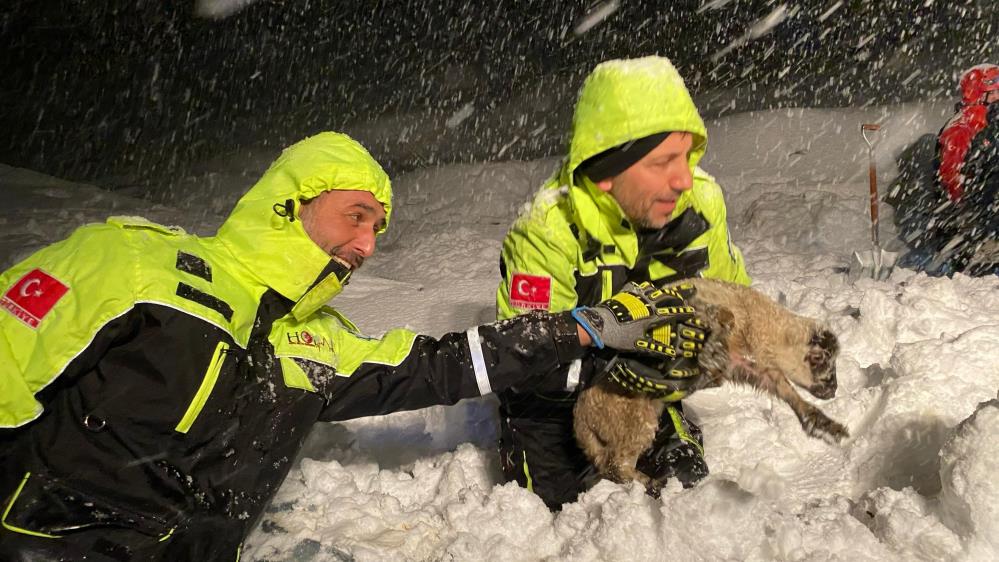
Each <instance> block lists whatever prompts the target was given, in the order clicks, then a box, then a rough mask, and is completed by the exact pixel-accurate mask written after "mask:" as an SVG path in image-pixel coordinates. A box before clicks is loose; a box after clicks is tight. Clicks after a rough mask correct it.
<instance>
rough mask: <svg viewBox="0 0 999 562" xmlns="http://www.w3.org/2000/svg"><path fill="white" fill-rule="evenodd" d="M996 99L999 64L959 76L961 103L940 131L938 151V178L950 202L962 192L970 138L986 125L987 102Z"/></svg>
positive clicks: (958, 197) (998, 92)
mask: <svg viewBox="0 0 999 562" xmlns="http://www.w3.org/2000/svg"><path fill="white" fill-rule="evenodd" d="M996 101H999V65H995V64H979V65H977V66H974V67H972V68H970V69H968V70H967V71H965V73H964V74H963V75H962V76H961V102H960V103H959V104H958V106H957V107H958V112H957V113H956V114H955V115H954V116H953V117H951V119H950V121H948V122H947V124H946V125H944V128H943V130H941V131H940V136H939V139H938V144H937V153H938V156H939V158H940V166H939V168H938V170H937V179H938V181H939V182H940V186H941V187H942V188H943V189H944V191H945V192H946V193H947V196H948V197H949V198H950V200H951V201H954V202H957V201H959V200H960V199H961V195H962V194H963V193H964V185H963V184H964V176H963V174H962V168H963V167H964V161H965V158H966V156H967V155H968V147H969V146H970V145H971V139H973V138H974V137H975V135H977V134H978V132H979V131H981V130H982V129H984V128H985V125H986V124H988V119H987V113H988V106H989V104H992V103H995V102H996Z"/></svg>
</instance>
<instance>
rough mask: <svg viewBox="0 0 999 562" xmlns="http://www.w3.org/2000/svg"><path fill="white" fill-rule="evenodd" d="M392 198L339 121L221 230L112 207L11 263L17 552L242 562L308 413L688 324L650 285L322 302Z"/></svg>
mask: <svg viewBox="0 0 999 562" xmlns="http://www.w3.org/2000/svg"><path fill="white" fill-rule="evenodd" d="M391 212H392V201H391V187H390V184H389V179H388V177H387V176H386V174H385V172H384V171H383V170H382V168H381V167H380V166H379V165H378V164H377V162H375V161H374V159H372V158H371V156H370V155H369V154H368V153H367V151H366V150H365V149H364V148H363V147H361V145H359V144H358V143H357V142H355V141H353V140H352V139H350V138H349V137H347V136H346V135H341V134H336V133H322V134H319V135H316V136H314V137H311V138H308V139H306V140H304V141H302V142H300V143H298V144H296V145H294V146H292V147H290V148H288V149H286V150H285V151H284V152H283V153H282V155H281V156H280V157H279V158H278V159H277V160H276V161H275V162H274V163H273V164H272V165H271V167H270V168H269V169H268V170H267V172H266V173H265V174H264V176H263V177H262V178H261V179H260V181H259V182H258V183H257V184H256V185H255V186H254V187H253V188H252V189H250V190H249V191H248V192H247V193H246V195H245V196H244V197H243V198H242V199H240V201H239V202H238V203H237V205H236V207H235V209H234V210H233V212H232V214H231V215H230V216H229V217H228V219H226V221H225V222H224V223H223V224H222V226H221V227H220V229H219V231H218V233H217V235H216V236H214V237H210V238H201V237H196V236H191V235H188V234H186V233H184V232H183V231H182V230H181V229H179V228H168V227H163V226H160V225H157V224H153V223H150V222H148V221H145V220H144V219H138V218H134V217H112V218H110V219H108V221H107V223H106V224H95V225H88V226H85V227H82V228H80V229H78V230H77V231H76V232H74V233H73V234H72V235H71V236H70V237H69V238H67V239H66V240H63V241H62V242H59V243H56V244H53V245H51V246H49V247H47V248H44V249H42V250H40V251H39V252H37V253H36V254H34V255H32V256H31V257H29V258H28V259H26V260H25V261H23V262H21V263H19V264H17V265H15V266H14V267H13V268H11V269H10V270H8V271H6V272H4V273H3V274H2V275H0V291H3V292H2V294H0V335H2V338H0V502H2V504H0V513H2V526H0V559H3V560H37V559H42V560H49V559H58V560H116V561H126V560H171V561H172V560H198V561H209V560H226V561H233V560H237V559H238V555H239V550H240V545H241V543H242V541H243V539H244V537H245V536H246V535H247V533H248V532H249V531H250V529H252V527H253V525H254V524H255V522H256V521H257V520H258V519H259V517H260V515H261V513H262V511H263V509H264V507H266V505H267V503H268V501H269V500H270V499H271V497H272V496H273V495H274V493H275V492H276V490H277V488H278V486H279V485H280V484H281V481H282V480H283V479H284V477H285V475H286V474H287V473H288V470H289V469H290V468H291V464H292V461H293V459H294V458H295V456H296V454H297V453H298V451H299V449H300V447H301V445H302V443H303V441H304V439H305V437H306V435H307V434H308V431H309V428H310V427H311V426H312V424H313V423H315V422H317V421H333V420H343V419H348V418H356V417H361V416H369V415H377V414H384V413H388V412H393V411H398V410H410V409H415V408H421V407H426V406H430V405H434V404H453V403H455V402H457V401H458V400H461V399H462V398H466V397H472V396H479V395H481V394H486V393H489V392H492V391H493V390H494V389H497V390H498V389H502V388H506V387H507V386H510V385H513V384H517V385H525V386H528V387H533V386H535V385H540V386H539V387H540V388H545V387H546V385H547V386H549V387H551V386H552V385H555V386H556V387H557V386H561V385H564V380H558V378H559V377H558V375H557V373H558V369H559V367H561V366H565V365H568V364H569V363H570V362H571V361H573V360H575V359H577V358H579V357H581V356H583V355H584V345H589V344H590V341H591V340H590V336H593V337H594V338H596V341H603V342H606V345H607V346H608V347H612V348H619V349H630V348H634V347H635V346H636V345H638V343H639V342H641V341H644V340H646V333H647V331H648V330H649V329H651V328H652V327H654V326H656V325H657V324H658V323H663V322H671V323H673V324H677V323H679V322H691V321H692V320H691V319H690V318H691V317H690V314H689V312H690V311H689V310H688V311H686V313H681V314H677V315H673V314H670V313H665V312H660V311H659V310H658V308H660V307H662V306H663V305H667V304H668V305H669V306H670V307H672V306H677V305H679V306H681V307H682V305H683V302H682V301H683V298H682V296H681V295H679V294H673V295H666V294H663V292H662V291H654V290H653V289H649V288H648V287H643V288H634V289H633V290H632V292H631V293H630V294H628V293H622V294H620V295H616V296H615V298H618V299H621V298H624V299H625V300H627V301H628V302H630V303H632V304H635V303H642V304H639V305H638V307H637V308H635V307H631V308H629V310H630V311H631V312H632V313H631V314H630V315H629V314H627V313H622V312H621V309H620V307H619V306H616V305H614V302H618V301H611V303H609V304H607V305H602V306H597V307H592V308H588V309H582V310H578V311H576V312H575V313H574V314H573V315H572V316H570V314H568V313H564V314H560V315H545V314H539V315H534V316H527V317H524V318H523V319H520V318H518V319H516V320H514V321H511V322H501V323H496V324H492V325H485V326H480V327H477V328H472V329H470V330H468V332H464V333H452V334H447V335H445V336H444V337H442V338H441V339H439V340H435V339H432V338H429V337H426V336H420V335H417V334H415V333H412V332H410V331H407V330H391V331H389V332H388V333H386V334H385V336H384V337H382V338H381V339H372V338H366V337H363V336H362V335H360V334H359V333H358V332H357V329H356V328H355V327H354V326H353V325H352V324H351V323H350V322H349V321H348V320H347V319H346V318H344V317H343V316H342V315H340V314H339V313H337V312H336V311H335V310H333V309H330V308H328V307H326V306H324V305H325V304H326V303H327V301H329V300H330V298H332V297H333V296H334V295H336V294H337V293H339V292H340V290H341V289H342V287H343V285H344V283H346V281H347V278H348V277H349V275H350V274H351V272H352V271H353V270H354V269H356V268H357V267H359V266H360V265H361V263H362V262H363V260H364V258H366V257H368V256H370V255H371V254H372V252H373V251H374V249H375V236H376V234H378V233H380V232H382V231H384V230H385V228H386V226H387V225H388V222H389V218H390V216H391ZM636 299H637V300H636ZM614 309H616V310H617V312H615V310H614ZM663 310H665V308H664V309H663ZM636 311H637V312H636ZM688 328H689V329H694V330H696V326H688ZM584 329H585V331H584ZM703 335H704V334H703V332H701V336H703ZM551 373H556V374H555V375H553V374H551Z"/></svg>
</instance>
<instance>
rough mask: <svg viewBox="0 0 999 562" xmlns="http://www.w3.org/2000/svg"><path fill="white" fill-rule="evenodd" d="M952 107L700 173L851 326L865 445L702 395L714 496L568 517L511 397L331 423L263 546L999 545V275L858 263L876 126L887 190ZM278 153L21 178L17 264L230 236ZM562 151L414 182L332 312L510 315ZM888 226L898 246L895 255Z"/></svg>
mask: <svg viewBox="0 0 999 562" xmlns="http://www.w3.org/2000/svg"><path fill="white" fill-rule="evenodd" d="M950 109H951V106H950V104H949V103H943V104H908V105H903V106H893V107H884V108H882V107H876V108H866V109H856V108H854V109H823V110H817V109H794V110H778V111H768V112H758V113H744V114H733V115H729V116H726V117H724V118H720V119H717V120H715V121H712V122H710V123H709V137H710V142H709V150H708V157H707V158H706V159H705V160H704V162H703V163H702V166H703V167H704V168H705V169H706V170H707V171H709V172H711V173H713V174H715V175H716V177H717V179H718V180H719V182H720V183H721V185H722V187H723V189H724V190H725V191H726V194H727V195H726V197H727V200H728V204H729V221H730V224H731V225H732V230H733V238H734V240H735V241H736V243H737V244H739V246H741V248H742V250H743V252H744V253H745V255H746V257H747V261H748V266H749V270H750V273H751V275H752V276H753V278H754V286H755V287H756V288H758V289H760V290H762V291H764V292H765V293H767V294H769V295H770V296H772V297H774V298H775V299H778V300H779V301H780V302H782V303H785V304H786V305H787V306H788V307H790V308H791V309H793V310H795V311H797V312H799V313H802V314H807V315H810V316H813V317H816V318H821V319H823V320H825V321H826V322H828V323H829V325H830V326H831V327H832V328H833V329H834V330H835V331H836V332H837V334H838V335H839V337H840V342H841V345H842V352H841V355H840V358H839V361H838V363H837V369H838V375H839V383H840V384H839V388H840V390H839V393H838V395H837V396H836V398H834V399H833V400H829V401H827V402H825V403H824V404H822V408H823V409H824V410H825V411H826V412H827V413H829V414H830V415H831V416H832V417H834V418H835V419H837V420H839V421H841V422H843V423H845V424H846V425H847V426H848V427H849V429H850V432H851V434H852V437H851V439H850V440H849V441H848V442H846V443H845V444H844V445H842V446H831V445H828V444H826V443H824V442H821V441H817V440H813V439H810V438H808V437H806V436H805V434H804V433H803V432H802V431H801V428H800V426H799V424H798V422H797V420H796V419H795V417H794V415H793V414H792V413H791V411H790V409H788V408H787V407H786V406H785V405H784V404H783V403H780V402H777V401H774V400H772V399H770V398H768V397H763V396H759V395H757V394H755V393H753V392H752V391H749V390H746V389H743V388H734V387H724V388H721V389H715V390H708V391H702V392H700V393H698V394H697V395H695V396H693V397H692V398H691V399H689V400H688V401H687V406H688V411H690V412H691V413H692V415H693V416H694V417H695V419H696V420H697V421H698V422H699V423H700V424H701V426H702V428H703V429H704V434H705V442H706V454H707V458H708V462H709V464H710V466H711V469H712V473H711V475H710V476H709V477H708V478H707V479H705V480H704V481H703V482H702V483H701V484H700V485H699V486H697V487H696V488H693V489H689V490H683V489H681V488H679V487H678V486H671V487H668V488H667V489H666V490H665V491H664V493H663V496H662V498H661V499H658V500H655V499H652V498H649V497H647V496H645V495H644V494H643V492H642V490H641V489H640V488H639V487H638V486H635V485H628V486H624V485H617V484H613V483H610V482H602V483H600V484H598V485H597V486H596V487H595V488H593V489H592V490H591V491H589V492H588V493H586V494H584V495H583V496H582V497H581V498H580V500H579V501H578V502H577V503H575V504H571V505H567V506H565V509H564V510H563V511H562V512H561V513H559V514H551V513H549V512H548V510H547V509H546V508H545V506H544V505H543V504H542V502H541V501H540V500H539V499H537V498H536V497H534V496H533V495H531V494H530V493H528V492H527V491H525V490H522V489H520V488H518V487H517V486H516V485H503V484H500V481H501V479H500V477H499V470H498V466H497V465H498V459H497V455H496V452H495V450H494V442H495V439H496V419H495V406H494V404H493V402H492V401H491V400H490V399H479V400H470V401H466V402H464V403H462V404H460V405H458V406H456V407H452V408H432V409H428V410H425V411H420V412H408V413H400V414H394V415H391V416H385V417H381V418H369V419H362V420H356V421H352V422H348V423H342V424H323V425H320V426H317V427H316V428H315V431H314V432H313V434H312V435H311V437H310V440H309V442H308V443H307V445H306V448H305V451H304V453H303V455H302V458H301V460H300V462H299V464H298V465H297V466H296V468H294V469H293V470H292V472H291V474H290V475H289V477H288V479H287V481H286V482H285V484H284V486H283V487H282V488H281V490H280V491H279V492H278V494H277V497H276V498H275V500H274V503H273V505H272V506H271V508H270V509H269V510H268V512H267V514H266V516H265V518H264V520H263V522H262V524H261V525H260V527H259V528H258V529H257V530H256V531H255V532H254V533H253V534H252V535H251V537H250V539H249V540H248V543H247V545H246V547H245V549H244V551H243V559H244V560H274V561H276V560H357V561H369V560H371V561H373V560H509V561H514V560H524V561H527V560H573V561H577V560H580V561H587V560H592V561H605V560H711V561H713V560H809V561H813V560H843V561H847V560H849V561H856V560H878V561H884V560H898V561H903V560H904V561H908V560H972V561H977V560H982V561H985V560H990V561H991V560H996V559H999V483H997V480H996V478H995V475H996V474H997V472H999V456H997V455H996V451H999V401H997V400H995V398H996V396H997V395H996V392H997V389H999V357H997V355H996V352H995V349H996V342H997V341H999V278H996V277H989V278H981V279H972V278H968V277H964V276H961V275H958V276H956V277H955V278H954V279H934V278H928V277H926V276H924V275H921V274H920V275H916V274H914V273H912V272H910V271H896V272H895V273H894V274H893V275H892V277H891V278H890V279H888V280H887V281H883V282H880V281H873V280H870V279H861V280H859V281H857V282H856V283H850V282H849V281H848V279H847V276H846V274H845V273H844V272H843V268H844V267H845V266H847V265H848V264H849V263H850V257H851V255H852V253H853V252H854V251H855V250H860V251H864V250H868V249H869V248H870V238H869V237H870V225H869V221H868V218H867V201H868V200H867V197H868V196H867V192H868V184H867V146H866V145H865V144H864V142H863V140H862V138H861V136H860V124H861V123H864V122H876V123H880V124H882V126H883V128H882V131H881V132H880V133H879V136H878V137H877V138H878V139H879V141H878V144H877V145H876V146H875V148H876V155H877V164H878V170H879V175H880V179H881V186H882V189H885V188H886V187H887V183H888V180H890V179H891V177H892V176H893V175H894V173H895V169H894V162H893V157H894V155H895V154H897V153H898V152H899V151H901V149H902V148H904V147H905V146H906V145H907V144H908V143H910V142H912V141H914V140H915V139H916V138H918V136H920V135H921V134H924V133H927V132H935V131H937V130H938V128H939V127H940V125H941V124H942V123H943V122H944V121H945V120H946V119H947V118H948V117H949V112H950ZM386 134H392V133H391V132H390V131H386ZM376 156H377V155H376ZM271 157H273V154H272V152H271V151H261V153H256V154H255V153H247V152H244V153H240V154H232V155H224V156H222V157H220V158H219V159H218V160H217V161H216V162H214V163H210V164H208V165H207V166H205V167H204V168H203V169H202V170H201V172H199V173H198V174H196V175H194V176H192V177H188V178H171V179H170V183H171V184H172V185H173V186H174V188H175V189H176V190H177V191H176V193H175V197H172V198H171V200H170V201H168V202H163V203H159V204H157V205H155V206H150V205H149V203H146V202H144V201H143V200H142V199H138V198H135V197H127V196H123V195H121V194H108V193H107V192H104V191H101V190H99V189H97V188H94V187H86V186H79V185H68V184H65V183H64V182H60V181H59V180H54V179H51V178H45V177H43V176H40V175H37V174H33V173H31V172H27V171H24V170H16V169H12V168H5V167H0V189H2V192H3V194H4V200H5V203H6V205H5V206H4V207H3V208H2V210H0V225H3V228H2V229H0V262H2V264H3V265H4V266H6V265H9V264H10V262H11V260H13V259H15V258H16V257H23V256H24V255H26V253H27V252H29V251H31V249H33V248H37V247H38V246H39V245H40V244H43V243H47V242H49V241H53V240H55V239H57V238H59V237H62V236H64V235H65V234H67V233H68V231H69V230H71V229H72V228H73V227H75V226H77V225H79V224H81V223H83V222H86V221H92V220H98V219H101V218H103V217H104V216H106V215H108V214H146V215H148V216H149V217H150V218H152V219H155V220H159V221H163V222H168V223H174V224H180V225H181V226H184V227H185V228H188V229H189V230H193V231H195V232H199V233H206V232H211V230H212V229H213V228H214V226H215V225H217V224H218V223H219V222H220V221H221V219H222V216H223V214H224V212H225V211H226V210H227V209H228V208H229V206H230V205H231V202H232V201H234V200H235V198H236V197H238V194H239V193H240V192H241V191H242V190H244V189H245V188H246V187H248V186H249V185H250V183H252V181H253V180H254V179H255V177H256V176H257V175H258V174H259V173H260V172H261V171H262V169H263V166H265V165H266V162H267V161H268V160H269V159H270V158H271ZM556 164H557V162H556V161H555V160H553V159H549V160H544V161H535V162H496V163H480V164H472V165H459V166H449V167H443V168H435V169H421V170H417V171H415V172H412V173H408V174H405V175H403V176H401V177H397V178H395V180H394V185H395V187H396V193H397V203H396V208H397V214H396V215H395V219H394V222H393V225H392V227H391V229H390V231H389V233H388V234H386V236H385V237H384V239H383V240H382V241H381V246H380V253H379V254H378V255H377V256H375V257H374V258H372V259H370V260H368V261H367V262H366V264H365V269H364V270H362V271H361V272H359V273H358V274H357V275H356V276H355V277H354V279H353V280H352V282H351V284H350V286H349V287H348V288H347V290H346V291H345V292H344V294H342V295H341V296H339V297H338V298H337V299H336V300H335V301H334V304H336V305H337V306H338V307H339V308H341V309H342V310H344V311H345V312H346V313H347V314H348V316H350V317H351V318H352V319H353V320H354V321H355V322H356V323H357V324H358V325H359V326H360V327H361V328H362V329H363V330H365V331H366V332H368V333H370V334H372V335H377V334H379V333H381V332H383V331H384V330H386V329H388V328H392V327H396V326H403V325H404V326H408V327H410V328H413V329H416V330H419V331H423V332H426V333H430V334H434V335H440V334H442V333H444V332H447V331H450V330H459V329H464V328H466V327H468V326H469V325H471V324H474V323H479V322H485V321H489V320H490V319H491V318H492V315H493V305H494V293H495V287H496V284H497V281H498V275H499V273H498V258H499V249H500V241H501V240H502V236H503V234H504V232H505V230H506V228H507V226H508V225H509V224H510V222H511V221H512V220H513V217H514V216H515V214H516V212H517V210H518V209H519V208H520V207H521V206H522V205H523V204H524V203H525V202H526V201H528V200H529V198H530V194H531V193H533V191H534V190H535V189H536V188H537V187H538V186H539V185H540V183H541V182H542V181H543V180H544V178H545V177H546V176H547V175H548V174H549V173H550V172H551V171H552V170H553V169H554V168H555V166H556ZM890 226H891V221H890V220H885V221H884V222H883V224H882V240H883V241H884V243H885V245H886V246H888V247H889V249H893V248H896V247H897V246H896V245H895V244H897V242H896V241H895V240H894V239H893V236H892V232H891V228H890ZM386 310H392V311H404V312H403V313H394V314H393V315H390V316H389V315H386V314H385V312H384V311H386Z"/></svg>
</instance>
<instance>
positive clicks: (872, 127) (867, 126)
mask: <svg viewBox="0 0 999 562" xmlns="http://www.w3.org/2000/svg"><path fill="white" fill-rule="evenodd" d="M880 130H881V125H878V124H877V123H864V124H863V125H861V126H860V134H861V135H862V136H863V137H864V141H865V142H867V156H868V161H869V163H868V175H869V176H870V183H871V241H872V242H874V248H875V249H878V248H880V247H881V246H880V243H879V240H878V172H877V169H876V168H875V165H874V143H872V142H871V140H870V139H868V138H867V131H880Z"/></svg>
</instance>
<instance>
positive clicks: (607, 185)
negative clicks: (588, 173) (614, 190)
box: [596, 178, 614, 193]
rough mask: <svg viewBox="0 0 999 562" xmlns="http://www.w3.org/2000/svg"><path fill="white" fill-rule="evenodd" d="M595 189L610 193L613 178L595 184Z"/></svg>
mask: <svg viewBox="0 0 999 562" xmlns="http://www.w3.org/2000/svg"><path fill="white" fill-rule="evenodd" d="M596 184H597V189H599V190H600V191H603V192H604V193H610V190H611V187H612V186H613V185H614V178H607V179H605V180H600V181H598V182H596Z"/></svg>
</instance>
